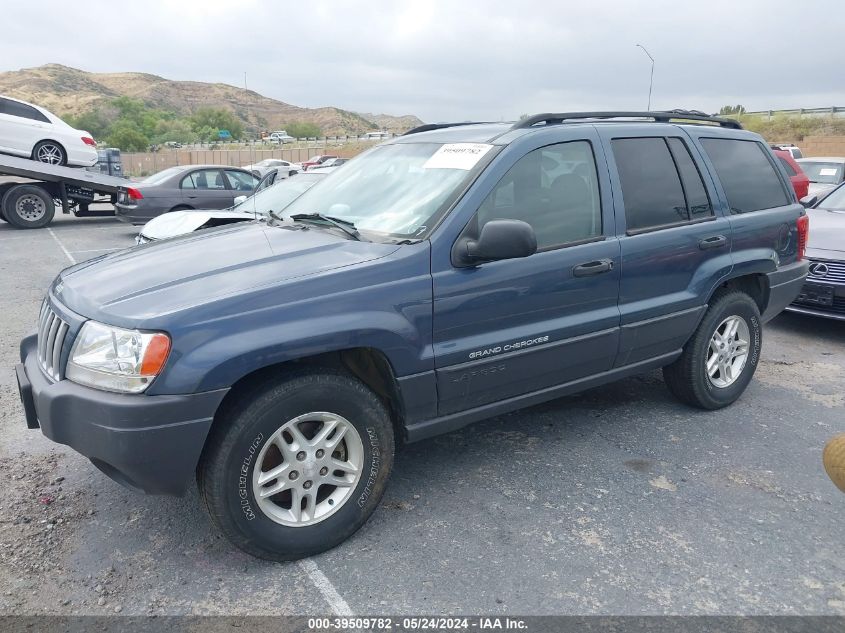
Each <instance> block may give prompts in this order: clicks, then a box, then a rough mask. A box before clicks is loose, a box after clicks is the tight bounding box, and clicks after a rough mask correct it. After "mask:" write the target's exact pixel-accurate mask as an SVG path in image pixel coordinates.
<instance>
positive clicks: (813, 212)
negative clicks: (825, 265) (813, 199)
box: [807, 202, 845, 261]
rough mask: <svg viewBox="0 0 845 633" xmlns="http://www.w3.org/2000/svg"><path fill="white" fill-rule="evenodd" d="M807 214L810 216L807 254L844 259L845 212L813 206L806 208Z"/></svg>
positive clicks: (822, 257)
mask: <svg viewBox="0 0 845 633" xmlns="http://www.w3.org/2000/svg"><path fill="white" fill-rule="evenodd" d="M822 204H824V202H822ZM807 215H808V216H809V217H810V237H809V239H808V241H807V256H808V257H817V258H821V259H840V260H843V261H845V212H842V211H830V210H828V209H822V208H815V209H807Z"/></svg>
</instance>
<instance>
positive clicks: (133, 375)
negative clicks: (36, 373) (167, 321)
mask: <svg viewBox="0 0 845 633" xmlns="http://www.w3.org/2000/svg"><path fill="white" fill-rule="evenodd" d="M169 353H170V337H169V336H168V335H167V334H164V333H163V332H139V331H138V330H124V329H123V328H119V327H112V326H110V325H105V324H103V323H97V322H96V321H86V322H85V325H83V326H82V330H80V332H79V335H78V336H77V337H76V341H75V342H74V344H73V349H71V351H70V360H68V364H67V369H66V370H65V376H66V377H67V378H68V380H72V381H73V382H77V383H79V384H81V385H87V386H89V387H96V388H97V389H105V390H106V391H121V392H124V393H140V392H142V391H143V390H144V389H146V388H147V387H148V386H149V384H150V383H151V382H152V380H153V378H155V377H156V376H158V374H159V372H160V371H161V370H162V368H163V367H164V363H165V361H166V360H167V355H168V354H169Z"/></svg>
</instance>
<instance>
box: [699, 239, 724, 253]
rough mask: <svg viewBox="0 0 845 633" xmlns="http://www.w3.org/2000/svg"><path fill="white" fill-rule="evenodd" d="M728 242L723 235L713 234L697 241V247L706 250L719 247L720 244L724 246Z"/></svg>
mask: <svg viewBox="0 0 845 633" xmlns="http://www.w3.org/2000/svg"><path fill="white" fill-rule="evenodd" d="M727 243H728V238H726V237H725V236H724V235H713V236H712V237H706V238H704V239H703V240H701V241H700V242H699V243H698V248H700V249H701V250H703V251H706V250H707V249H708V248H721V247H722V246H726V245H727Z"/></svg>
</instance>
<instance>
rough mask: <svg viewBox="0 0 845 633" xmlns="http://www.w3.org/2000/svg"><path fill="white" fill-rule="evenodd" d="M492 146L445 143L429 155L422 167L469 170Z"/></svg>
mask: <svg viewBox="0 0 845 633" xmlns="http://www.w3.org/2000/svg"><path fill="white" fill-rule="evenodd" d="M492 148H493V146H492V145H488V144H486V143H446V145H444V146H443V147H441V148H440V149H439V150H437V151H436V152H434V154H432V155H431V158H429V159H428V160H427V161H426V162H425V164H424V165H423V169H464V170H470V169H472V168H473V167H475V166H476V164H478V161H480V160H481V159H482V158H483V157H484V155H485V154H486V153H487V152H489V151H490V150H491V149H492Z"/></svg>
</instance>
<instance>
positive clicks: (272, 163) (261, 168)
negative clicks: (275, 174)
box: [243, 158, 302, 178]
mask: <svg viewBox="0 0 845 633" xmlns="http://www.w3.org/2000/svg"><path fill="white" fill-rule="evenodd" d="M243 168H244V169H246V170H248V171H251V172H257V173H258V176H259V178H263V177H264V176H265V175H267V173H269V171H270V170H271V169H278V170H279V171H281V172H287V174H286V175H288V176H291V175H293V174H296V173H298V172H300V171H302V165H300V164H299V163H292V162H290V161H287V160H282V159H281V158H265V159H264V160H261V161H258V162H257V163H253V164H252V165H244V167H243Z"/></svg>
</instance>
